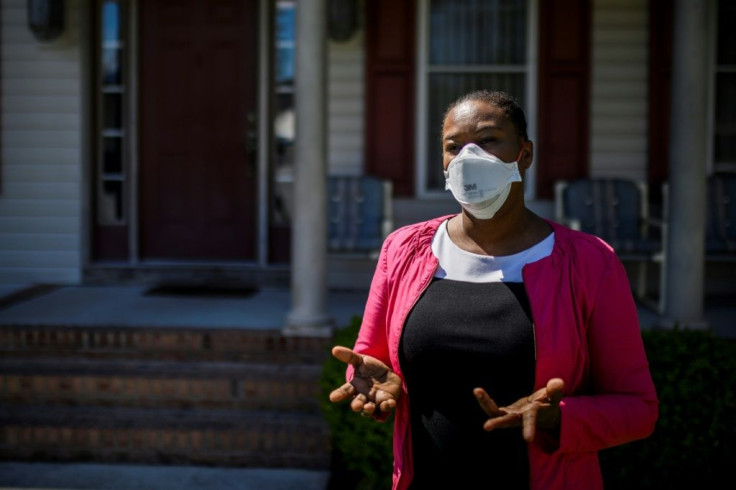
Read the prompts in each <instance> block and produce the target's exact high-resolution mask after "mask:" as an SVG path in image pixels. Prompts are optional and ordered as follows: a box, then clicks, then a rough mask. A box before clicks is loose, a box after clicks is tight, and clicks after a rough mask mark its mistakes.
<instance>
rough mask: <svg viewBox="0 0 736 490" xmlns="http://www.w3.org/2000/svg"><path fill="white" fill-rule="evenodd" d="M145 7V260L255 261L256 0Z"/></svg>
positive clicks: (159, 1) (160, 1)
mask: <svg viewBox="0 0 736 490" xmlns="http://www.w3.org/2000/svg"><path fill="white" fill-rule="evenodd" d="M139 5H140V12H141V14H140V15H141V18H140V24H141V43H140V46H141V50H140V60H141V66H140V71H141V83H140V101H141V106H140V108H139V111H140V115H141V117H140V120H141V124H140V141H141V155H140V168H141V172H140V179H141V180H140V188H141V193H140V199H141V206H140V223H141V257H142V258H144V259H164V260H165V259H183V260H215V261H216V260H252V259H254V257H255V237H256V233H255V210H256V204H257V202H256V199H257V195H256V192H255V190H256V179H255V172H254V169H255V158H256V154H255V152H254V151H252V148H247V147H246V141H245V138H246V134H247V133H248V132H249V131H255V130H256V127H255V126H256V120H255V116H254V115H255V110H256V88H257V85H256V80H257V72H256V68H257V63H256V54H257V21H258V16H257V0H217V1H215V0H210V1H207V2H205V1H199V0H190V1H180V0H177V1H173V0H168V1H167V0H146V1H145V2H140V4H139Z"/></svg>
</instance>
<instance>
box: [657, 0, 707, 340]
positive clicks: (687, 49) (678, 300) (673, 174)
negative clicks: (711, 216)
mask: <svg viewBox="0 0 736 490" xmlns="http://www.w3.org/2000/svg"><path fill="white" fill-rule="evenodd" d="M709 3H710V2H708V1H699V0H676V2H675V12H674V15H675V22H674V35H673V42H674V45H673V52H672V94H671V96H672V98H671V107H672V117H671V118H670V147H669V154H670V157H669V158H670V161H669V186H670V191H669V194H670V199H669V236H668V246H667V271H666V273H667V294H666V296H665V321H666V322H667V323H668V324H669V325H679V326H681V327H683V328H704V327H705V321H704V317H703V303H704V278H705V263H704V260H703V259H704V248H705V244H704V241H705V238H704V237H705V192H706V185H705V184H706V168H705V167H706V138H707V131H706V128H707V108H708V104H707V100H708V99H707V86H708V85H707V84H708V75H707V72H708V62H707V60H708V51H707V39H708V37H707V25H708V4H709Z"/></svg>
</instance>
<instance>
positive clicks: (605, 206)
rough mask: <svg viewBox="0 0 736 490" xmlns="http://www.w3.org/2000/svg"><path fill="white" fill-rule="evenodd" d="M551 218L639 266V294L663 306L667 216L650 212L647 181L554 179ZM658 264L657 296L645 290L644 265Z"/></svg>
mask: <svg viewBox="0 0 736 490" xmlns="http://www.w3.org/2000/svg"><path fill="white" fill-rule="evenodd" d="M555 219H556V220H557V221H558V222H560V223H562V224H565V225H567V226H570V227H571V228H573V229H576V230H580V231H584V232H586V233H590V234H593V235H596V236H598V237H600V238H602V239H603V240H605V241H606V242H607V243H608V244H609V245H610V246H611V247H613V249H614V250H615V251H616V254H617V255H618V257H619V258H620V259H621V260H622V261H628V262H634V263H636V265H637V274H636V280H635V286H634V287H633V289H634V291H635V294H636V296H637V298H638V299H639V300H640V301H641V302H643V303H646V304H649V305H650V306H652V307H653V308H654V309H656V310H657V311H659V312H662V311H663V306H664V303H663V295H662V292H663V291H664V289H663V284H664V281H665V277H664V276H665V274H664V267H662V265H663V261H664V252H663V251H664V250H665V248H664V245H665V244H664V240H665V237H666V221H665V220H656V219H653V218H652V217H650V216H649V201H648V190H647V186H646V184H645V183H643V182H637V181H635V180H632V179H624V178H586V179H576V180H569V181H568V180H561V181H558V182H557V183H556V184H555ZM649 263H655V264H657V265H658V266H659V267H660V287H659V289H660V290H659V293H660V294H659V299H658V300H656V301H654V300H651V299H650V298H649V296H648V294H647V265H648V264H649Z"/></svg>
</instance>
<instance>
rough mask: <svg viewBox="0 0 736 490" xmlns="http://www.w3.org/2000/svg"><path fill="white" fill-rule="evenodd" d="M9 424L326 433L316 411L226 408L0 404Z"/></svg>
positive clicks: (0, 425)
mask: <svg viewBox="0 0 736 490" xmlns="http://www.w3.org/2000/svg"><path fill="white" fill-rule="evenodd" d="M10 426H21V427H34V426H35V427H41V426H43V427H68V428H96V429H141V428H147V429H159V430H195V429H199V430H210V431H224V432H227V431H233V430H252V429H258V430H264V429H268V428H270V429H273V428H280V429H294V430H295V431H296V432H298V433H301V434H304V433H307V432H315V431H316V432H318V433H326V432H327V431H328V427H327V424H326V422H325V420H324V417H323V416H322V414H320V413H314V414H311V413H304V412H289V411H276V410H269V411H244V410H228V409H207V410H203V409H160V408H159V409H148V408H131V407H96V406H94V407H90V406H77V407H61V406H60V407H49V406H38V405H25V406H13V405H3V406H1V407H0V430H2V429H6V428H8V427H10Z"/></svg>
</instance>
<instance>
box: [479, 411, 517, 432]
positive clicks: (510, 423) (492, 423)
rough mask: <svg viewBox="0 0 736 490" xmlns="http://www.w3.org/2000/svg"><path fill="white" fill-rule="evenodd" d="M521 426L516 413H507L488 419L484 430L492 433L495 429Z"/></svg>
mask: <svg viewBox="0 0 736 490" xmlns="http://www.w3.org/2000/svg"><path fill="white" fill-rule="evenodd" d="M518 426H519V415H518V414H515V413H507V414H504V415H500V416H498V417H494V418H491V419H488V420H486V421H485V423H484V424H483V429H484V430H487V431H489V432H490V431H492V430H494V429H504V428H507V427H518Z"/></svg>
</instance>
